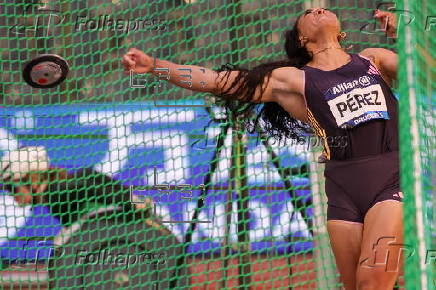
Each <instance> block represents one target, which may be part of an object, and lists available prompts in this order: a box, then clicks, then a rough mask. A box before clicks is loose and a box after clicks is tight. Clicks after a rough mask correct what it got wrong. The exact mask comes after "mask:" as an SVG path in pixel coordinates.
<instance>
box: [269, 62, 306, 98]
mask: <svg viewBox="0 0 436 290" xmlns="http://www.w3.org/2000/svg"><path fill="white" fill-rule="evenodd" d="M271 77H272V78H273V79H274V83H275V85H274V86H275V87H276V88H278V89H284V90H287V91H289V92H298V93H300V92H301V86H302V84H303V80H304V71H302V70H301V69H298V68H296V67H291V66H286V67H280V68H276V69H274V70H273V71H272V74H271Z"/></svg>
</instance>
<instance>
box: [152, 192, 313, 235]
mask: <svg viewBox="0 0 436 290" xmlns="http://www.w3.org/2000/svg"><path fill="white" fill-rule="evenodd" d="M249 204H250V206H249V208H250V220H251V221H255V224H254V227H253V228H251V229H250V230H249V235H250V241H252V242H255V241H261V240H263V239H265V238H270V237H272V238H273V239H274V240H276V241H285V238H286V237H288V236H289V235H293V234H295V233H296V232H300V233H301V234H302V235H303V236H304V237H310V233H309V231H308V228H307V225H306V223H305V222H304V220H303V219H302V217H301V214H300V213H299V212H295V213H294V215H293V218H292V217H291V215H292V212H293V210H294V209H293V206H292V202H291V200H288V201H287V202H286V203H285V205H284V206H283V207H282V209H281V210H280V212H276V213H273V214H272V215H271V211H270V209H269V207H268V205H267V204H265V203H263V202H260V201H249ZM183 206H184V210H183V212H182V213H181V216H182V217H181V218H183V220H185V221H189V220H191V218H192V215H193V213H194V210H195V208H196V203H194V202H187V203H184V204H183ZM232 208H233V210H232V222H231V225H230V235H229V238H230V242H232V243H234V242H237V230H236V224H237V223H236V221H237V211H236V209H237V203H236V201H234V202H232ZM156 213H157V214H158V215H159V216H161V217H162V219H164V220H170V219H171V220H178V219H175V218H174V216H170V213H169V210H168V209H167V207H166V206H165V205H162V204H157V205H156ZM277 216H278V217H277ZM198 219H199V220H210V221H212V223H199V224H197V227H196V230H195V232H194V234H193V235H192V242H194V243H195V242H201V241H202V240H203V239H208V240H212V241H214V242H218V243H222V242H223V241H224V233H225V226H226V215H225V204H224V203H216V204H213V205H209V207H208V208H205V209H203V210H202V211H201V212H200V214H199V218H198ZM273 219H274V220H276V221H275V222H273V224H272V225H271V222H272V220H273ZM167 226H168V227H169V229H170V230H171V231H172V232H173V233H174V234H175V235H176V236H177V238H178V239H179V240H183V238H184V235H185V233H186V231H187V230H188V229H189V227H190V224H188V223H177V224H168V225H167Z"/></svg>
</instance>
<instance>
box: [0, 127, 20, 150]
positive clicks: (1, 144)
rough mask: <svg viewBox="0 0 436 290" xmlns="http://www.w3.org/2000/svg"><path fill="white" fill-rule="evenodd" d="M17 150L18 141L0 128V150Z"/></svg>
mask: <svg viewBox="0 0 436 290" xmlns="http://www.w3.org/2000/svg"><path fill="white" fill-rule="evenodd" d="M17 148H18V141H17V139H16V138H15V136H14V135H13V134H12V133H10V132H9V131H7V130H5V129H3V128H0V150H1V151H2V152H4V151H12V150H16V149H17Z"/></svg>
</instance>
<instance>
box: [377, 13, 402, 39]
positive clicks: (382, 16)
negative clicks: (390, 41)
mask: <svg viewBox="0 0 436 290" xmlns="http://www.w3.org/2000/svg"><path fill="white" fill-rule="evenodd" d="M374 18H376V19H378V20H379V21H380V24H381V27H382V29H383V30H385V31H386V35H387V36H389V37H392V38H397V15H395V13H392V12H387V11H381V10H378V9H377V10H375V12H374Z"/></svg>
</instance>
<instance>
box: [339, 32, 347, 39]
mask: <svg viewBox="0 0 436 290" xmlns="http://www.w3.org/2000/svg"><path fill="white" fill-rule="evenodd" d="M345 38H347V33H346V32H344V31H342V32H341V33H339V39H340V40H342V39H345Z"/></svg>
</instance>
